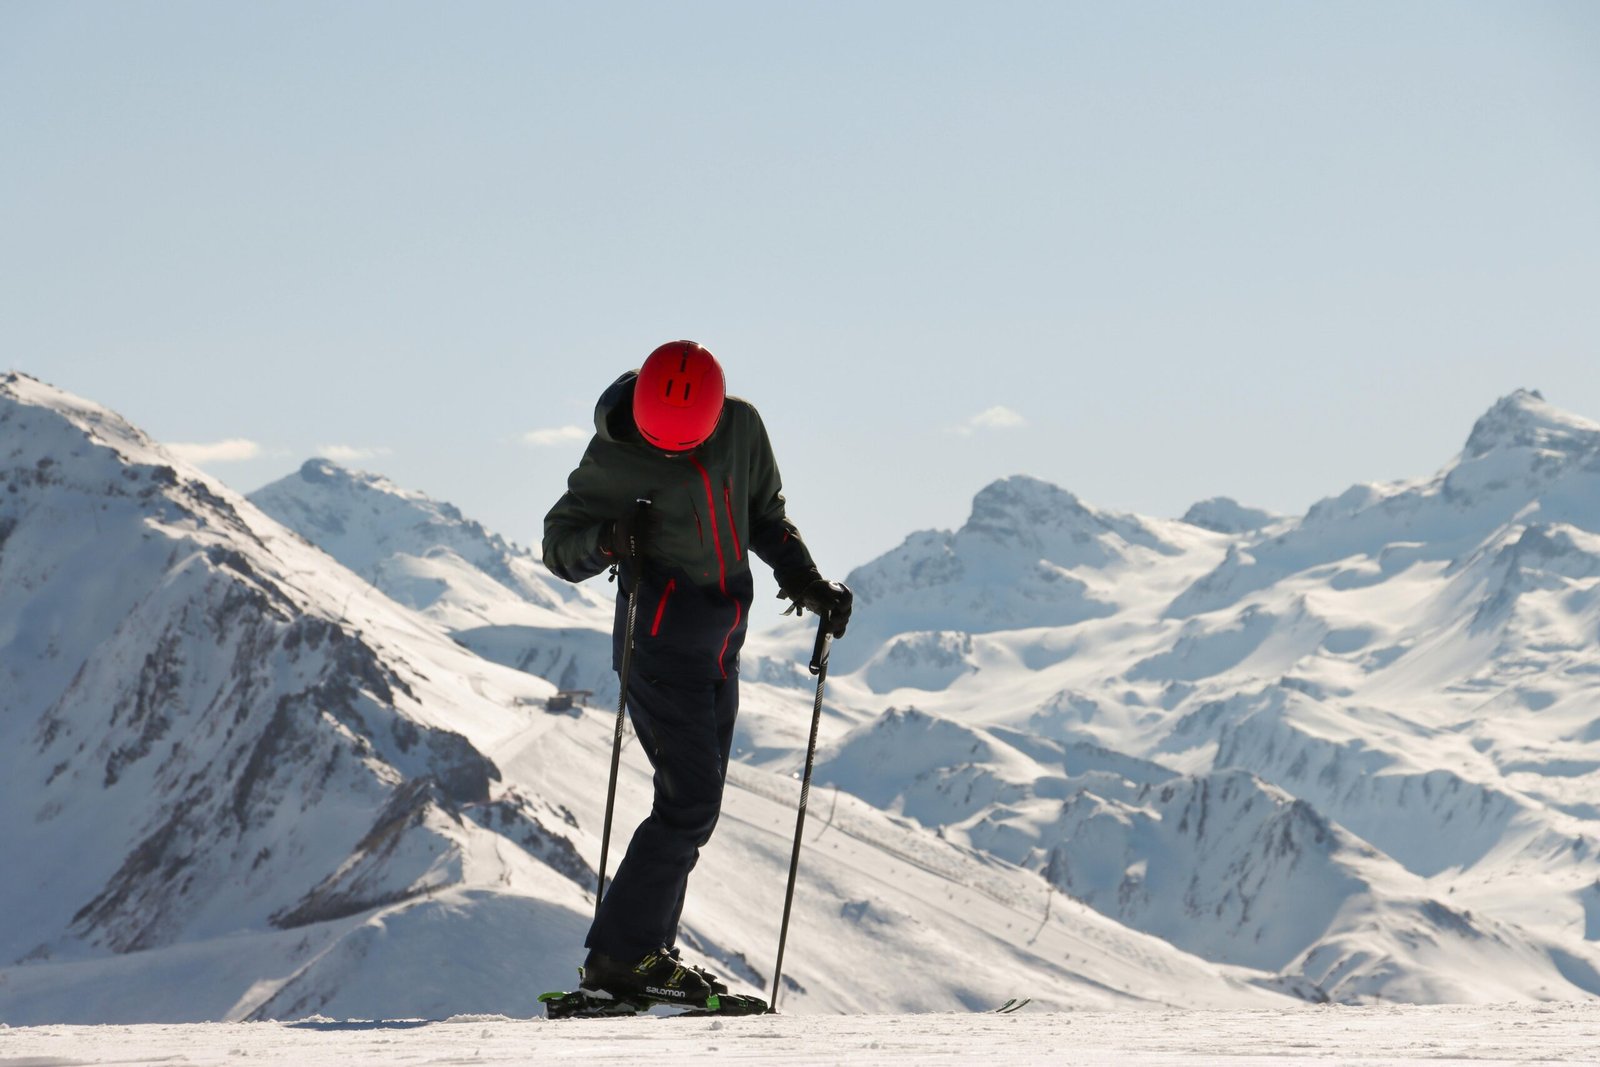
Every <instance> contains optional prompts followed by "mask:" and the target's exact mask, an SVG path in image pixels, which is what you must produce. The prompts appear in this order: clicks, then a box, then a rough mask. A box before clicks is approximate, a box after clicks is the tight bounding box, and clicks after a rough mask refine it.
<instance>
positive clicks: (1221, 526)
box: [1183, 496, 1283, 534]
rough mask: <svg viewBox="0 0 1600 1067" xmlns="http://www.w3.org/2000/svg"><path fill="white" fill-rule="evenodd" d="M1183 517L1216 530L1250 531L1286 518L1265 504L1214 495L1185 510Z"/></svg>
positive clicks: (1264, 527) (1199, 525) (1188, 521)
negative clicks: (1249, 505)
mask: <svg viewBox="0 0 1600 1067" xmlns="http://www.w3.org/2000/svg"><path fill="white" fill-rule="evenodd" d="M1183 521H1184V522H1186V523H1188V524H1189V525H1190V526H1198V527H1200V528H1201V529H1202V530H1211V531H1212V532H1214V533H1224V534H1247V533H1256V532H1258V531H1261V530H1265V529H1266V528H1267V527H1269V526H1272V525H1273V524H1275V523H1278V522H1282V521H1283V516H1282V515H1278V514H1276V513H1274V512H1271V511H1267V510H1266V509H1265V508H1252V507H1247V506H1246V505H1244V504H1241V503H1239V502H1238V501H1237V500H1235V499H1233V498H1232V497H1229V496H1214V497H1212V498H1211V499H1209V500H1202V501H1200V502H1199V503H1198V504H1195V505H1194V506H1192V507H1191V508H1190V509H1189V510H1188V511H1186V512H1184V513H1183Z"/></svg>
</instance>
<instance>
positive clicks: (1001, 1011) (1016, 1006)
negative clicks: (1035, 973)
mask: <svg viewBox="0 0 1600 1067" xmlns="http://www.w3.org/2000/svg"><path fill="white" fill-rule="evenodd" d="M1032 1003H1033V998H1032V997H1020V998H1019V997H1012V998H1011V999H1010V1000H1008V1001H1006V1002H1005V1003H1004V1004H1002V1005H1000V1006H999V1007H998V1008H994V1009H992V1010H991V1012H990V1014H992V1015H1010V1014H1011V1013H1012V1012H1014V1011H1021V1010H1022V1009H1023V1008H1026V1007H1027V1006H1028V1005H1029V1004H1032Z"/></svg>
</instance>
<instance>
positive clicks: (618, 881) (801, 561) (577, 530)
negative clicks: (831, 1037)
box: [543, 341, 852, 1000]
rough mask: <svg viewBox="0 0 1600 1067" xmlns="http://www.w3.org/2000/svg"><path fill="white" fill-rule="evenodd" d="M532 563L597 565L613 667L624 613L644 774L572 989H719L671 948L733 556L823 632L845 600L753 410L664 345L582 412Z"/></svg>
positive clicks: (713, 747)
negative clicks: (637, 813)
mask: <svg viewBox="0 0 1600 1067" xmlns="http://www.w3.org/2000/svg"><path fill="white" fill-rule="evenodd" d="M543 551H544V562H545V565H546V566H548V567H549V568H550V570H551V571H552V572H553V573H555V574H556V575H558V576H559V577H561V578H564V579H566V580H567V581H570V582H581V581H584V580H585V579H587V578H591V577H593V576H595V575H597V574H599V573H600V572H601V571H603V570H606V569H608V568H609V569H611V571H612V575H613V577H614V578H620V581H619V582H618V586H617V607H616V621H615V624H614V627H613V633H612V656H613V668H614V669H617V670H618V671H619V672H620V670H621V665H622V662H623V650H624V644H625V641H626V639H627V626H628V615H629V612H628V607H629V603H630V600H631V599H632V598H635V597H637V598H638V607H637V609H636V611H635V618H636V624H635V629H634V633H633V635H632V636H633V642H634V644H633V652H632V657H633V658H632V661H631V666H630V670H629V677H628V679H627V693H626V701H627V707H628V712H629V714H630V716H631V718H632V720H633V725H634V731H635V732H636V733H637V735H638V737H639V740H640V741H641V742H642V747H643V748H644V751H645V753H646V755H647V756H648V757H649V759H650V762H651V766H652V767H653V768H654V770H655V779H654V787H655V797H654V803H653V805H652V807H651V810H650V814H649V816H648V817H647V818H646V819H645V820H644V822H642V823H641V824H640V825H639V827H638V829H637V830H636V831H635V832H634V835H633V839H632V841H631V842H630V843H629V845H628V850H627V853H626V855H624V857H623V859H622V863H621V864H620V866H619V867H618V869H617V873H616V876H615V878H613V879H612V881H611V885H610V888H609V890H608V891H607V892H606V894H605V898H604V899H603V900H602V901H601V903H600V906H599V910H598V917H597V918H596V920H595V922H594V924H593V926H592V927H591V928H590V930H589V935H588V937H587V939H586V940H585V947H587V948H588V949H589V954H588V957H587V959H586V960H585V962H584V966H583V982H582V988H584V989H589V990H600V991H605V992H608V993H622V994H633V995H641V996H647V997H652V998H657V999H667V1000H677V999H681V1000H701V999H703V998H704V997H706V996H708V995H710V994H712V993H725V992H726V991H727V989H726V986H724V985H723V984H722V983H721V982H720V981H719V980H718V979H717V978H716V976H715V975H712V974H710V973H709V972H706V971H704V970H701V969H699V968H694V967H689V966H687V965H685V964H684V963H683V962H682V961H681V960H680V959H679V956H678V951H677V948H676V942H677V934H678V921H679V917H680V915H681V914H682V912H683V903H684V894H685V890H686V888H687V885H688V880H689V872H690V871H691V870H693V868H694V866H695V863H696V861H697V860H698V858H699V854H700V849H701V847H702V846H704V845H705V843H706V842H707V841H709V840H710V838H711V833H712V830H713V829H714V828H715V826H716V823H717V818H718V815H719V813H720V811H721V807H722V787H723V781H724V779H725V777H726V775H727V767H728V755H729V751H730V749H731V747H732V743H733V727H734V720H735V718H736V717H737V715H738V710H739V674H738V671H739V650H740V648H741V647H742V645H743V644H744V638H745V632H746V628H747V627H748V625H749V618H750V603H751V599H752V596H753V590H754V583H753V580H752V575H751V570H750V554H751V553H754V554H755V555H756V556H758V557H760V558H761V560H762V561H763V562H765V563H766V564H767V565H768V566H770V567H771V568H772V570H773V573H774V576H775V577H776V578H777V581H778V586H779V594H778V595H779V596H780V597H784V598H787V599H789V600H790V601H792V602H793V603H794V605H795V606H796V607H797V608H799V609H802V610H811V611H814V612H817V613H819V614H822V615H824V616H825V617H826V618H827V620H828V624H829V629H830V631H831V633H832V634H833V635H834V636H835V637H839V636H842V635H843V634H844V631H845V627H846V626H847V624H848V623H849V620H850V610H851V600H852V597H851V593H850V590H849V589H848V588H846V587H845V586H844V585H842V584H841V583H838V582H830V581H828V580H826V579H824V578H823V577H822V575H821V574H820V573H819V572H818V570H817V566H816V564H815V562H814V561H813V560H812V558H811V553H810V551H809V550H808V549H807V548H806V545H805V542H804V541H803V540H802V539H801V537H800V532H799V531H798V530H797V529H796V528H795V525H794V523H793V522H791V521H790V520H789V518H788V515H787V512H786V506H785V501H784V497H783V492H782V482H781V480H780V478H779V475H778V465H777V462H776V460H775V459H774V457H773V453H772V445H771V443H770V442H769V441H768V439H767V431H766V428H765V427H764V426H763V425H762V422H761V416H760V415H759V414H758V413H757V411H756V409H755V407H754V406H752V405H751V404H750V403H749V402H748V401H745V400H742V399H740V398H738V397H732V396H727V395H726V391H725V385H724V379H723V373H722V367H721V365H720V364H719V363H718V362H717V360H716V358H715V357H714V356H712V354H711V353H710V352H709V351H707V350H706V349H705V348H703V347H702V346H700V345H698V344H696V343H694V342H692V341H674V342H671V343H668V344H665V345H662V346H661V347H659V348H657V349H656V350H655V351H654V352H652V353H650V356H649V358H647V359H646V360H645V362H644V365H643V366H642V367H641V368H640V369H639V370H637V371H629V372H627V373H625V374H623V375H622V376H621V377H620V378H618V379H617V380H616V381H615V382H613V383H612V384H611V386H610V387H609V388H607V389H606V390H605V392H604V393H603V394H602V395H601V397H600V401H599V403H598V404H597V405H596V407H595V435H594V437H593V438H592V439H591V440H590V442H589V446H588V448H587V449H586V450H585V451H584V454H583V459H582V461H581V462H580V463H579V464H578V467H577V469H575V470H574V471H573V472H572V474H571V476H570V477H569V478H568V481H567V491H566V492H565V493H564V494H563V495H562V497H561V499H560V500H558V501H557V502H556V504H555V506H554V507H552V508H551V509H550V512H549V514H547V515H546V516H545V520H544V545H543Z"/></svg>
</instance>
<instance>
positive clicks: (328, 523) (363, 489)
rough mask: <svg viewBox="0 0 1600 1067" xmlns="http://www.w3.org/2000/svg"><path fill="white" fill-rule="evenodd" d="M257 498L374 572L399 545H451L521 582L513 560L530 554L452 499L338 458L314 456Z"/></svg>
mask: <svg viewBox="0 0 1600 1067" xmlns="http://www.w3.org/2000/svg"><path fill="white" fill-rule="evenodd" d="M250 499H251V500H253V501H254V502H255V503H256V505H257V506H258V507H260V508H261V509H262V510H264V511H266V512H267V513H268V514H270V515H272V516H273V517H275V518H277V519H278V520H279V521H280V522H284V523H285V524H286V525H288V526H290V527H292V528H293V529H295V530H298V531H299V532H300V533H301V534H302V535H303V536H304V537H306V539H307V540H309V541H311V542H313V543H314V544H317V545H319V546H321V547H322V548H323V549H324V550H325V551H327V552H328V553H329V554H330V555H333V556H334V557H335V558H337V559H339V560H340V561H341V562H343V563H344V564H345V566H347V567H349V568H351V569H352V570H354V571H356V572H357V573H358V574H361V575H362V576H363V577H366V578H367V579H368V580H371V579H372V577H373V575H374V573H375V571H376V569H377V568H378V567H379V566H381V565H382V563H383V561H384V560H385V559H387V558H388V557H389V556H391V555H393V554H395V553H397V552H403V553H408V554H412V555H418V556H421V555H426V554H427V553H428V552H429V551H431V550H434V549H437V548H439V547H441V546H448V547H449V548H451V549H452V550H454V551H455V552H457V554H459V555H461V556H462V557H463V558H465V559H467V560H469V561H470V562H472V563H474V564H476V565H478V566H479V567H480V568H482V569H484V570H487V571H490V572H491V573H493V574H494V576H495V577H496V578H497V579H499V580H502V581H508V582H511V583H514V582H515V580H516V579H515V578H513V577H512V576H511V575H510V574H509V569H508V567H507V566H506V563H507V560H508V559H509V558H510V557H514V556H523V557H526V556H527V552H526V550H524V549H521V548H519V547H518V546H516V545H514V544H511V543H510V542H508V541H506V540H505V539H504V538H502V537H501V536H500V535H499V534H494V533H490V532H489V531H488V530H485V529H484V528H483V526H481V525H480V524H479V523H477V522H474V521H473V520H471V519H468V518H466V517H465V516H463V515H462V514H461V511H460V509H458V508H456V507H455V506H454V505H453V504H448V503H444V502H442V501H437V500H434V499H432V498H431V497H429V496H427V495H426V494H424V493H420V492H417V491H415V490H411V489H402V488H401V487H400V486H398V485H395V484H394V483H393V482H391V481H389V480H388V479H387V478H385V477H383V476H382V475H378V474H371V473H368V472H366V471H354V470H349V469H347V468H345V467H341V466H340V465H339V464H337V463H334V462H332V461H331V460H326V459H310V460H307V461H306V462H305V463H304V464H303V465H302V466H301V467H300V469H299V470H298V471H296V472H295V473H293V474H291V475H289V476H288V477H286V478H281V479H279V480H278V481H276V482H273V483H272V484H271V485H267V486H264V487H262V488H261V489H258V490H256V491H255V492H254V493H252V494H250Z"/></svg>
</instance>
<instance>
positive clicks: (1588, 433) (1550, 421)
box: [1462, 389, 1600, 459]
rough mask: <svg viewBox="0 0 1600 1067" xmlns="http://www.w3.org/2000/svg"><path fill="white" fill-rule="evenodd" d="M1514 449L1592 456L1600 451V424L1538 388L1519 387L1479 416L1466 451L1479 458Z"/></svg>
mask: <svg viewBox="0 0 1600 1067" xmlns="http://www.w3.org/2000/svg"><path fill="white" fill-rule="evenodd" d="M1511 448H1517V449H1532V450H1534V451H1538V452H1543V453H1554V454H1559V455H1569V456H1571V455H1589V454H1591V453H1594V452H1597V451H1600V423H1595V422H1591V421H1590V420H1588V419H1586V418H1583V417H1582V416H1579V415H1574V414H1572V413H1570V412H1567V411H1563V410H1561V409H1560V408H1558V407H1556V406H1555V405H1553V404H1551V403H1549V402H1548V401H1546V400H1545V398H1544V395H1543V394H1542V393H1540V392H1539V391H1538V390H1537V389H1518V390H1517V391H1516V392H1514V393H1512V394H1511V395H1510V396H1506V397H1502V398H1501V399H1500V400H1499V401H1498V402H1496V403H1495V405H1494V407H1492V408H1490V409H1489V410H1488V411H1487V412H1485V413H1484V415H1483V416H1482V417H1481V418H1480V419H1478V421H1477V423H1476V424H1474V425H1473V427H1472V433H1471V435H1469V436H1468V437H1467V446H1466V449H1465V450H1464V452H1463V453H1462V454H1463V455H1464V456H1465V457H1467V458H1469V459H1477V458H1479V457H1481V456H1484V455H1487V454H1488V453H1490V452H1493V451H1495V450H1498V449H1511Z"/></svg>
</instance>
